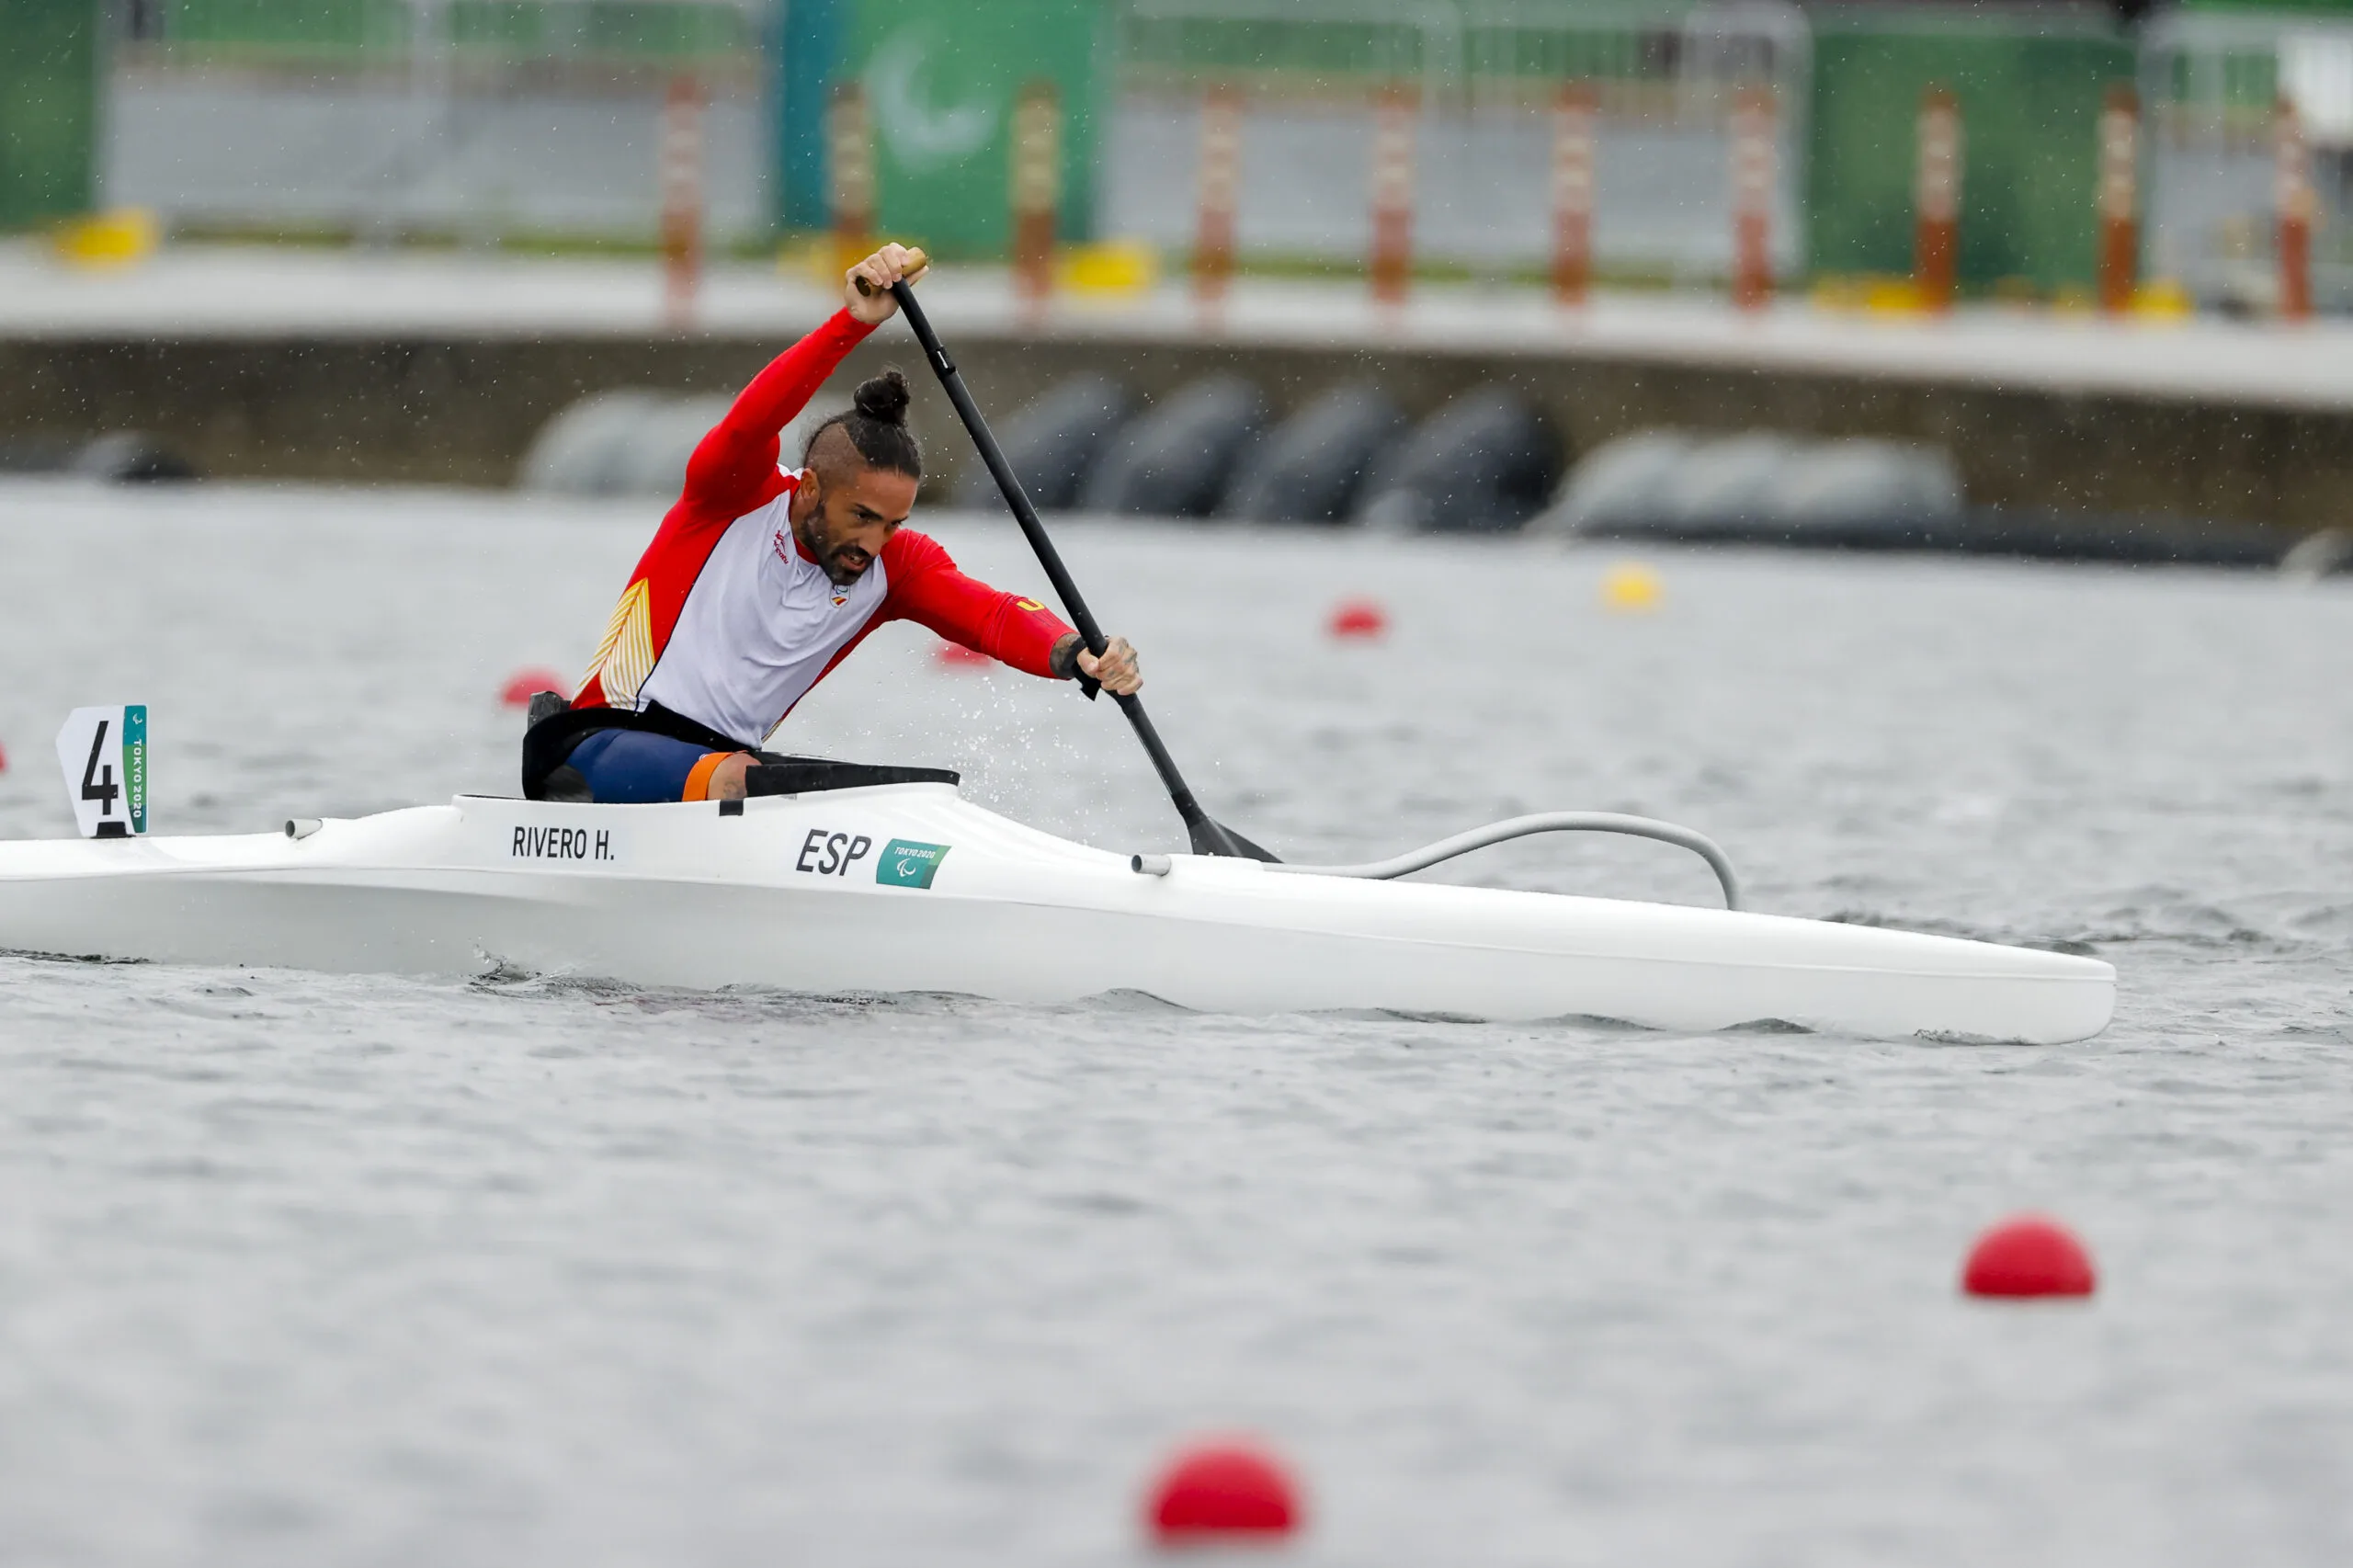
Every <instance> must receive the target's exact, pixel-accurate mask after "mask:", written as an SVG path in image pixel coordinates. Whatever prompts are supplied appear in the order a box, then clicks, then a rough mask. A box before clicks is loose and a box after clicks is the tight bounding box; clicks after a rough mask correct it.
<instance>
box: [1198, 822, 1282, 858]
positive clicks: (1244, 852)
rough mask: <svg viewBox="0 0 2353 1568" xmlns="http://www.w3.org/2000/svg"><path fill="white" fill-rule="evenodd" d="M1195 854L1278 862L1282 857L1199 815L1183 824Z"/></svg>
mask: <svg viewBox="0 0 2353 1568" xmlns="http://www.w3.org/2000/svg"><path fill="white" fill-rule="evenodd" d="M1185 829H1186V832H1187V833H1188V835H1190V836H1191V838H1192V840H1193V853H1194V854H1196V855H1223V856H1225V857H1227V858H1229V859H1234V860H1265V861H1268V862H1270V863H1275V864H1279V863H1280V862H1281V860H1282V857H1281V856H1279V855H1276V854H1272V853H1270V852H1269V851H1267V850H1265V849H1261V848H1260V847H1258V846H1256V845H1255V844H1253V843H1251V842H1250V841H1249V840H1248V839H1246V838H1245V837H1243V836H1242V835H1240V834H1238V833H1236V832H1234V831H1233V829H1232V828H1230V827H1227V826H1225V825H1224V824H1222V823H1216V822H1212V821H1211V820H1210V819H1209V818H1208V817H1206V816H1204V817H1199V818H1196V819H1195V820H1193V821H1191V822H1188V823H1187V824H1185Z"/></svg>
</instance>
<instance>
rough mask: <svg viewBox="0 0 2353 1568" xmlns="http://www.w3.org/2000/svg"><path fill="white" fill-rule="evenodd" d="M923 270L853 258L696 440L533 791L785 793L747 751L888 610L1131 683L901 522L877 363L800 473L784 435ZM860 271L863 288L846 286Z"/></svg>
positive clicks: (905, 254)
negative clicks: (817, 321) (834, 286)
mask: <svg viewBox="0 0 2353 1568" xmlns="http://www.w3.org/2000/svg"><path fill="white" fill-rule="evenodd" d="M921 269H922V263H921V262H920V261H919V260H918V259H917V258H916V256H915V255H914V253H911V252H909V251H908V250H906V249H905V248H904V247H903V246H899V245H884V246H883V247H882V248H881V250H879V251H876V252H875V253H874V254H873V255H872V256H868V257H867V258H866V259H865V260H864V261H861V262H859V263H858V265H857V266H856V267H852V268H850V270H849V273H848V275H847V277H846V278H845V279H844V282H843V290H842V292H843V299H844V301H845V303H844V307H843V309H842V310H841V311H840V312H836V313H835V316H834V317H833V319H832V320H830V321H828V322H826V323H825V324H824V325H823V326H821V327H819V328H818V329H817V330H816V331H814V332H813V333H811V334H810V335H808V336H806V337H804V338H802V339H801V341H800V342H799V343H796V344H794V345H793V346H792V347H790V348H788V349H786V350H785V351H784V353H782V354H781V355H779V356H778V357H777V358H776V359H775V361H774V362H772V363H771V364H770V365H769V366H768V367H767V369H765V370H762V371H761V372H760V373H759V374H758V375H757V376H756V377H754V378H753V380H752V383H751V385H749V386H747V387H745V389H744V391H743V392H742V394H741V395H740V396H738V397H737V398H736V400H735V403H734V405H733V407H731V408H730V409H729V410H728V411H727V415H726V417H725V418H723V419H722V420H721V421H720V422H719V424H718V425H717V426H714V427H713V428H712V429H711V432H710V434H709V435H708V436H705V437H703V438H702V441H701V443H700V444H699V446H697V447H696V448H695V451H694V456H693V458H692V459H691V460H688V464H687V483H686V488H685V490H684V492H683V493H682V494H680V495H679V497H678V501H677V504H676V505H675V506H672V507H671V508H670V511H669V514H668V515H667V516H666V517H664V518H663V519H662V527H661V528H660V529H659V530H658V531H656V532H655V534H654V542H653V543H652V544H651V545H649V546H647V547H646V551H645V554H644V555H643V557H642V558H641V559H640V560H639V562H638V564H637V570H636V571H635V572H633V573H632V574H631V576H630V583H629V586H628V588H627V589H625V590H624V591H623V592H622V594H621V598H620V604H619V605H618V606H617V607H615V608H614V610H613V618H612V620H611V622H610V624H608V626H607V628H606V630H605V638H604V641H603V642H602V643H600V644H599V645H598V647H597V656H596V660H595V662H594V663H593V664H592V665H590V666H589V670H588V674H587V675H586V676H585V677H584V678H583V679H582V681H581V683H580V689H579V691H578V693H577V694H576V695H575V696H574V699H573V701H572V706H571V708H570V710H567V711H564V712H562V713H559V714H557V715H556V716H554V717H553V718H551V719H548V720H546V721H543V722H540V723H539V724H535V725H534V726H533V727H532V730H531V733H530V734H529V736H528V737H527V738H526V739H525V742H524V756H523V788H524V792H525V793H526V794H528V795H530V796H532V797H534V798H555V799H572V800H581V799H585V800H593V801H614V802H645V801H704V800H710V801H730V800H740V799H742V798H743V797H744V796H745V795H747V794H749V795H761V794H779V793H787V792H790V790H791V789H792V788H794V787H795V786H794V785H793V782H792V780H793V778H794V777H795V775H794V774H793V772H792V771H791V770H790V769H788V768H785V767H779V766H777V765H776V764H775V763H772V762H770V761H768V760H766V759H764V757H763V756H762V755H761V754H760V753H759V752H758V750H757V745H758V741H757V740H755V739H751V738H750V737H758V738H759V739H765V738H766V737H767V735H768V734H769V733H771V732H773V731H774V730H775V729H776V727H777V726H778V725H779V724H780V723H782V722H784V718H785V715H786V714H788V713H790V711H791V710H792V708H793V705H794V704H795V703H797V702H799V701H800V700H801V698H803V697H805V696H807V695H808V693H809V690H810V688H811V687H814V686H815V685H816V684H817V683H818V682H819V681H821V680H823V679H824V677H825V676H827V675H828V674H830V673H831V672H832V670H833V668H834V666H835V665H838V664H840V663H841V662H842V660H843V659H844V658H846V657H847V656H848V654H849V652H850V650H851V649H853V648H855V647H857V646H858V643H859V642H862V641H863V640H864V639H865V637H866V635H867V634H868V633H869V632H870V631H873V630H874V629H875V628H876V627H878V626H880V625H881V624H882V623H883V622H885V621H889V620H900V619H904V620H912V621H915V622H916V623H917V624H919V625H922V626H925V627H928V628H929V629H930V630H932V631H936V632H938V634H939V635H940V636H942V637H945V638H947V639H948V640H949V642H958V643H961V644H962V645H963V646H965V647H967V648H971V649H974V650H976V651H978V652H980V653H986V654H988V655H990V656H991V657H993V658H995V659H998V660H1001V661H1002V662H1004V663H1005V664H1007V665H1012V666H1013V667H1014V668H1015V669H1017V670H1023V671H1026V672H1027V673H1029V674H1030V675H1034V676H1048V677H1050V678H1058V679H1063V680H1070V679H1075V678H1082V677H1083V678H1086V679H1090V680H1095V681H1099V682H1101V683H1102V685H1103V687H1104V689H1106V690H1108V691H1110V692H1112V693H1114V694H1116V695H1125V694H1127V693H1131V692H1134V691H1137V690H1139V689H1141V688H1142V685H1143V679H1142V675H1141V674H1139V672H1138V670H1137V665H1136V653H1135V650H1134V649H1133V648H1132V647H1131V646H1130V645H1129V643H1128V642H1127V640H1126V639H1125V638H1122V637H1114V638H1112V639H1110V640H1109V642H1108V646H1106V648H1105V649H1104V651H1103V654H1102V657H1101V658H1100V659H1097V657H1096V655H1094V654H1093V653H1088V652H1087V651H1086V647H1085V646H1084V645H1083V643H1082V642H1081V641H1080V638H1079V635H1078V633H1077V632H1076V631H1072V630H1071V628H1070V627H1069V626H1067V625H1065V624H1064V623H1063V620H1062V619H1061V618H1059V617H1058V616H1056V615H1054V614H1053V613H1052V612H1051V611H1050V610H1048V609H1047V608H1045V607H1044V606H1042V605H1040V604H1039V603H1038V602H1037V601H1036V600H1034V599H1028V598H1022V597H1018V596H1017V595H1014V594H1008V593H1003V592H1000V591H999V590H997V589H995V588H992V587H990V586H988V585H986V584H983V583H979V582H975V581H974V580H973V579H972V578H970V577H967V576H966V575H964V574H963V573H961V572H960V571H958V570H957V568H956V563H955V562H953V561H951V560H949V556H948V552H947V551H944V550H942V549H941V548H940V547H939V546H938V544H936V543H934V542H933V541H932V540H929V539H927V538H926V537H925V536H924V535H922V534H919V533H915V532H913V531H911V530H908V529H904V528H902V527H901V526H900V525H901V524H903V523H904V522H905V521H906V520H907V516H908V514H909V513H910V512H912V511H913V510H914V509H915V489H916V486H917V484H918V483H920V481H921V480H922V478H923V457H922V454H921V452H920V451H918V450H917V449H916V446H915V437H913V436H912V435H911V434H909V432H908V430H907V426H906V415H907V399H908V392H907V383H906V379H905V378H904V376H902V375H901V374H900V373H899V372H898V371H896V370H891V371H888V372H886V373H884V374H883V375H881V376H879V377H876V378H875V379H873V380H872V381H867V382H864V383H863V384H861V385H860V386H859V387H858V395H857V399H856V403H855V406H854V407H852V408H851V409H849V410H847V411H846V412H844V413H841V414H837V415H834V417H832V418H831V419H828V420H826V421H825V423H824V424H823V425H821V426H818V428H817V430H816V432H815V434H814V435H813V436H812V437H810V440H809V444H808V448H807V450H806V453H805V455H804V456H803V459H802V463H801V467H800V468H798V469H787V468H782V467H780V466H779V461H778V459H779V431H780V430H781V429H782V428H783V426H785V425H786V424H787V423H788V422H789V421H790V420H791V418H792V417H793V416H794V415H797V414H799V413H800V412H801V409H802V408H804V407H805V406H807V404H808V402H809V400H810V398H811V397H813V396H814V395H815V393H816V392H817V389H818V388H819V387H820V386H821V385H823V384H824V381H825V378H826V377H828V376H830V375H832V374H833V372H834V370H835V368H836V367H837V366H838V365H840V363H841V361H842V358H843V357H844V356H845V355H847V354H848V352H849V351H850V350H851V349H852V348H855V347H858V344H859V343H861V342H863V341H864V340H865V338H866V335H867V334H869V333H870V332H872V331H873V330H874V329H875V328H876V327H877V326H879V325H881V324H882V323H883V322H885V321H888V320H889V319H890V318H891V317H892V314H893V313H895V312H897V310H898V308H899V306H898V301H896V300H895V299H893V298H892V294H891V285H892V284H893V283H895V282H897V281H899V279H901V278H904V277H907V276H909V275H910V274H912V273H914V272H917V271H920V270H921ZM861 278H862V279H864V280H865V282H866V283H867V284H868V285H869V287H870V291H868V290H861V289H860V288H859V286H858V284H859V280H860V279H861Z"/></svg>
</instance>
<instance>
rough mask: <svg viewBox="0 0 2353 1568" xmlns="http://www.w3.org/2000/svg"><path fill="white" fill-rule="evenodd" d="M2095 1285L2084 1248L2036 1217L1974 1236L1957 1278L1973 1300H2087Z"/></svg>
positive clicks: (2064, 1230)
mask: <svg viewBox="0 0 2353 1568" xmlns="http://www.w3.org/2000/svg"><path fill="white" fill-rule="evenodd" d="M2096 1283H2097V1281H2096V1278H2095V1277H2094V1275H2093V1272H2092V1257H2091V1254H2090V1253H2089V1252H2088V1251H2086V1249H2085V1247H2084V1244H2083V1243H2082V1242H2081V1241H2080V1240H2078V1239H2077V1238H2076V1236H2075V1233H2074V1232H2073V1231H2070V1230H2069V1229H2067V1227H2066V1226H2064V1225H2063V1224H2061V1223H2059V1221H2056V1220H2050V1219H2045V1218H2044V1217H2043V1216H2041V1215H2040V1214H2020V1215H2018V1216H2016V1217H2015V1218H2012V1219H2008V1220H2005V1221H2002V1222H2001V1223H2000V1224H1998V1225H1995V1227H1994V1228H1993V1229H1991V1230H1989V1231H1987V1232H1986V1233H1984V1235H1982V1236H1980V1237H1978V1238H1977V1244H1976V1245H1975V1246H1972V1247H1971V1248H1970V1249H1969V1262H1968V1264H1967V1265H1966V1266H1965V1267H1963V1268H1962V1270H1961V1289H1962V1290H1965V1291H1967V1292H1968V1293H1969V1294H1971V1295H1972V1296H2088V1295H2090V1294H2091V1293H2092V1289H2093V1286H2094V1285H2095V1284H2096Z"/></svg>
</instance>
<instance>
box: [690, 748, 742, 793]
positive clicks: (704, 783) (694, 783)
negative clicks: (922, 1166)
mask: <svg viewBox="0 0 2353 1568" xmlns="http://www.w3.org/2000/svg"><path fill="white" fill-rule="evenodd" d="M734 755H735V754H734V753H733V752H732V751H707V752H705V753H703V754H702V760H701V761H700V762H698V763H696V764H695V765H694V768H693V770H692V771H690V772H689V773H688V775H687V792H686V793H685V794H683V795H681V796H679V797H678V799H680V800H682V801H708V800H710V776H711V775H712V774H714V773H716V772H718V771H719V765H720V764H721V763H722V762H725V761H726V760H727V759H728V758H729V757H731V756H734Z"/></svg>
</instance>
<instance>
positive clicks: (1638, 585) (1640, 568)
mask: <svg viewBox="0 0 2353 1568" xmlns="http://www.w3.org/2000/svg"><path fill="white" fill-rule="evenodd" d="M1665 591H1666V590H1665V585H1662V584H1661V583H1660V581H1659V576H1658V574H1657V573H1655V572H1654V571H1652V570H1651V569H1650V568H1649V567H1647V566H1645V565H1643V563H1642V562H1639V561H1621V562H1618V564H1617V565H1615V566H1612V567H1611V568H1609V570H1608V571H1607V572H1604V573H1603V574H1601V608H1604V609H1609V610H1618V611H1620V612H1622V613H1629V614H1641V613H1644V612H1647V611H1650V610H1654V609H1656V608H1658V607H1659V601H1660V600H1661V599H1662V598H1663V597H1665Z"/></svg>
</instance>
